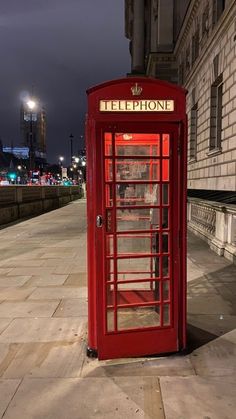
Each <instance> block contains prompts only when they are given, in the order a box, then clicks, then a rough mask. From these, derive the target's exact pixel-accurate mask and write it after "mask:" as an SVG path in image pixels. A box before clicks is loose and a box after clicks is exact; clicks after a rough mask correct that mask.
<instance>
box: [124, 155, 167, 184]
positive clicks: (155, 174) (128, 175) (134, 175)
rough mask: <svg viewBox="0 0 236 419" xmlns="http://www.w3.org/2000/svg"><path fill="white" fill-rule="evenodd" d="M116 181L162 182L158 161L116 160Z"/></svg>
mask: <svg viewBox="0 0 236 419" xmlns="http://www.w3.org/2000/svg"><path fill="white" fill-rule="evenodd" d="M116 180H117V181H118V180H152V181H154V180H156V181H158V180H160V162H159V161H158V160H151V159H149V160H148V159H145V160H144V159H142V160H140V159H139V160H134V159H127V160H116Z"/></svg>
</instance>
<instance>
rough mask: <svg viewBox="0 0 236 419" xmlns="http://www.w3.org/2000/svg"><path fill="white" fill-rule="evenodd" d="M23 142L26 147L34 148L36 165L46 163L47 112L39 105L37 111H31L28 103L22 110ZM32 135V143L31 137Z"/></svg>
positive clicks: (21, 128) (23, 105) (24, 104)
mask: <svg viewBox="0 0 236 419" xmlns="http://www.w3.org/2000/svg"><path fill="white" fill-rule="evenodd" d="M20 130H21V142H22V145H23V146H25V147H29V148H30V147H33V152H34V159H35V162H36V164H37V163H38V165H41V164H42V163H44V162H45V161H46V112H45V109H44V108H42V107H41V106H40V105H39V104H38V106H37V109H36V110H33V111H32V110H30V109H29V108H28V106H27V103H22V105H21V108H20ZM31 135H32V143H31V141H30V136H31Z"/></svg>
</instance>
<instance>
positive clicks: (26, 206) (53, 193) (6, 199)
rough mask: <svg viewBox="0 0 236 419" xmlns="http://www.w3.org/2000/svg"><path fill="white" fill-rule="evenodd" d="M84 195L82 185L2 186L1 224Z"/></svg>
mask: <svg viewBox="0 0 236 419" xmlns="http://www.w3.org/2000/svg"><path fill="white" fill-rule="evenodd" d="M82 196H83V189H82V187H81V186H1V187H0V224H7V223H10V222H12V221H16V220H18V219H20V218H24V217H31V216H34V215H38V214H41V213H43V212H47V211H51V210H53V209H56V208H59V207H61V206H63V205H65V204H67V203H68V202H70V201H73V200H75V199H79V198H82Z"/></svg>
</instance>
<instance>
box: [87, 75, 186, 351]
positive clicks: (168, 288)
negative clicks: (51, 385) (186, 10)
mask: <svg viewBox="0 0 236 419" xmlns="http://www.w3.org/2000/svg"><path fill="white" fill-rule="evenodd" d="M136 83H137V84H138V86H141V87H142V93H141V95H140V96H133V95H132V91H131V88H132V87H133V86H135V84H136ZM185 94H186V92H185V90H183V89H182V88H180V87H178V86H175V85H171V84H169V83H166V82H162V81H158V80H155V79H149V78H137V77H135V78H134V77H129V78H125V79H120V80H115V81H111V82H107V83H104V84H102V85H100V86H96V87H94V88H91V89H89V90H88V116H87V122H86V140H87V164H88V171H87V214H88V305H89V322H88V329H89V330H88V332H89V336H88V346H89V348H91V349H93V350H95V351H97V353H98V357H99V359H108V358H119V357H127V356H129V357H130V356H131V357H134V356H141V355H148V354H160V353H166V352H174V351H178V350H181V349H184V348H185V347H186V148H187V140H186V138H187V137H186V133H187V127H186V113H185ZM135 99H139V100H140V99H141V100H154V99H155V100H157V99H158V100H162V99H170V100H174V111H173V112H120V111H119V112H100V111H99V101H100V100H135ZM97 215H101V216H102V220H103V224H102V226H101V227H97V226H96V217H97ZM168 313H169V315H168V316H167V314H168Z"/></svg>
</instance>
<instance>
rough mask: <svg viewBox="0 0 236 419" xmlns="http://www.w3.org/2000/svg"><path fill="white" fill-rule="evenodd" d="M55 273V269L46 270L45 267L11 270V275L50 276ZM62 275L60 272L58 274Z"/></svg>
mask: <svg viewBox="0 0 236 419" xmlns="http://www.w3.org/2000/svg"><path fill="white" fill-rule="evenodd" d="M52 271H53V268H50V267H49V268H45V267H42V266H41V267H35V266H32V267H22V268H13V269H11V275H30V276H32V275H42V274H43V275H44V274H45V275H49V274H51V273H52ZM58 273H60V272H58Z"/></svg>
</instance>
